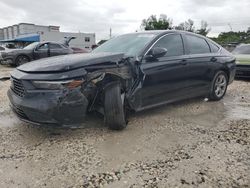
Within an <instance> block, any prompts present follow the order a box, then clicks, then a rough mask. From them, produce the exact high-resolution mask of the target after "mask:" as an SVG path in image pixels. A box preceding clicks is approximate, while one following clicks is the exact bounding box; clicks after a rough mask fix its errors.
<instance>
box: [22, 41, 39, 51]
mask: <svg viewBox="0 0 250 188" xmlns="http://www.w3.org/2000/svg"><path fill="white" fill-rule="evenodd" d="M38 44H39V42H33V43H31V44H29V45H28V46H26V47H24V48H23V49H25V50H33V49H34V48H35V47H36V46H37V45H38Z"/></svg>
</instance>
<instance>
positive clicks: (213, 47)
mask: <svg viewBox="0 0 250 188" xmlns="http://www.w3.org/2000/svg"><path fill="white" fill-rule="evenodd" d="M208 44H209V46H210V48H211V52H213V53H214V52H218V51H219V49H220V48H219V47H218V46H217V45H216V44H214V43H212V42H210V41H208Z"/></svg>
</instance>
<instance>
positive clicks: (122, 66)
mask: <svg viewBox="0 0 250 188" xmlns="http://www.w3.org/2000/svg"><path fill="white" fill-rule="evenodd" d="M130 64H131V62H130V61H129V59H126V58H121V59H119V60H117V61H106V62H103V63H98V64H89V65H87V66H84V67H79V68H76V69H73V70H67V71H63V72H61V71H57V72H53V73H49V72H42V71H37V72H34V71H30V72H25V71H23V70H20V69H19V70H15V71H14V72H13V73H12V75H11V83H12V84H11V87H10V89H9V91H8V97H9V100H10V104H11V107H12V109H13V111H14V112H15V113H16V114H17V115H18V117H19V118H20V119H22V120H24V121H27V122H32V123H36V124H57V125H72V124H79V123H81V122H84V120H85V118H86V114H88V113H89V112H92V111H98V112H101V113H103V96H104V92H105V88H106V86H107V85H108V84H109V83H111V82H113V81H119V82H120V83H121V85H122V89H123V90H124V91H126V90H129V88H130V87H131V86H132V83H133V76H132V75H133V74H132V72H133V70H132V67H131V66H130Z"/></svg>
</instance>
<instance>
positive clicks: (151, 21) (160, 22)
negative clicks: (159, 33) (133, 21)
mask: <svg viewBox="0 0 250 188" xmlns="http://www.w3.org/2000/svg"><path fill="white" fill-rule="evenodd" d="M171 26H172V19H170V18H168V17H167V15H165V14H161V15H160V18H159V19H157V16H156V15H151V16H150V17H149V18H148V19H144V20H142V24H141V27H142V28H143V29H144V30H166V29H172V27H171Z"/></svg>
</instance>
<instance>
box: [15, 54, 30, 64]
mask: <svg viewBox="0 0 250 188" xmlns="http://www.w3.org/2000/svg"><path fill="white" fill-rule="evenodd" d="M29 61H30V59H29V57H28V56H26V55H19V56H18V57H17V58H16V61H15V64H16V66H20V65H23V64H25V63H28V62H29Z"/></svg>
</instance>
